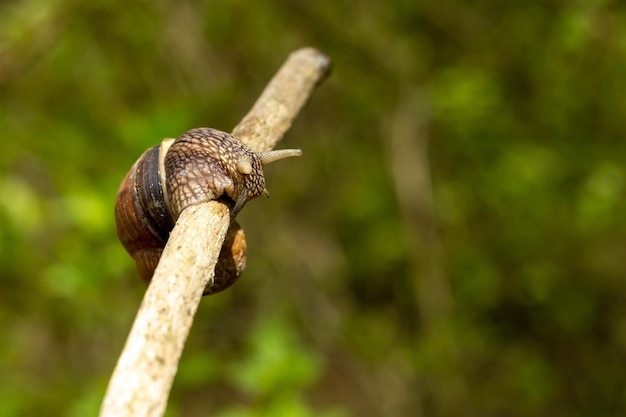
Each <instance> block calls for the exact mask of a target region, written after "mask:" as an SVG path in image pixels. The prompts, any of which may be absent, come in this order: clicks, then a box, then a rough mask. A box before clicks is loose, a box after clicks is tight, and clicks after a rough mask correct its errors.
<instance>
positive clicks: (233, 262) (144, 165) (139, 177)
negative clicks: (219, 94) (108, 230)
mask: <svg viewBox="0 0 626 417" xmlns="http://www.w3.org/2000/svg"><path fill="white" fill-rule="evenodd" d="M301 154H302V151H301V150H299V149H282V150H276V151H268V152H255V151H253V150H251V149H250V148H248V147H247V146H246V145H245V144H243V143H242V142H240V141H239V140H238V139H237V138H235V137H234V136H231V135H230V134H228V133H225V132H222V131H219V130H216V129H212V128H204V127H203V128H197V129H192V130H190V131H188V132H186V133H184V134H183V135H182V136H180V137H179V138H178V139H175V140H174V139H165V140H164V141H163V142H162V143H161V144H160V145H157V146H153V147H152V148H149V149H148V150H146V151H145V152H144V153H143V155H141V156H140V157H139V159H138V160H137V162H135V164H134V165H133V166H132V168H131V169H130V171H129V172H128V174H127V175H126V177H125V178H124V180H123V181H122V184H121V185H120V188H119V190H118V193H117V198H116V202H115V224H116V230H117V235H118V237H119V239H120V241H121V242H122V245H123V246H124V248H125V249H126V251H127V252H128V253H129V254H130V255H131V256H132V258H133V259H134V260H135V263H136V265H137V270H138V272H139V275H140V276H141V278H142V279H143V280H144V281H145V282H146V283H149V282H150V280H151V279H152V275H153V273H154V270H155V269H156V266H157V264H158V262H159V259H160V257H161V253H162V252H163V248H164V247H165V244H166V243H167V239H168V237H169V233H170V231H171V230H172V228H173V227H174V224H175V223H176V220H177V219H178V216H179V215H180V213H181V212H182V211H183V210H184V209H185V208H186V207H189V206H191V205H194V204H198V203H202V202H207V201H210V200H219V201H222V202H224V203H226V204H227V205H228V206H229V208H230V212H231V225H230V228H229V230H228V233H227V236H226V240H225V242H224V245H223V246H222V249H221V253H220V255H219V259H218V262H217V265H216V267H215V278H214V280H213V281H210V282H209V283H208V284H207V286H206V288H205V290H204V295H206V294H211V293H215V292H218V291H221V290H223V289H225V288H227V287H229V286H230V285H231V284H232V283H233V282H234V281H235V280H236V279H237V278H238V277H239V275H240V274H241V272H242V271H243V268H244V266H245V255H246V243H245V235H244V233H243V229H241V227H240V226H239V224H238V223H237V222H236V221H235V220H234V218H235V216H236V215H237V213H238V212H239V211H240V210H241V209H242V208H243V206H244V204H245V203H246V202H247V201H250V200H252V199H254V198H256V197H258V196H260V195H265V196H266V197H269V193H268V191H267V189H266V188H265V177H264V176H263V166H264V165H267V164H269V163H270V162H274V161H277V160H279V159H283V158H288V157H291V156H300V155H301Z"/></svg>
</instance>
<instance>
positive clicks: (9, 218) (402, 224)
mask: <svg viewBox="0 0 626 417" xmlns="http://www.w3.org/2000/svg"><path fill="white" fill-rule="evenodd" d="M303 46H314V47H317V48H319V49H321V50H322V51H324V52H326V53H327V54H328V55H330V57H331V58H332V59H333V65H334V66H333V74H332V76H331V77H330V78H329V79H328V80H327V81H326V82H325V83H324V84H323V85H322V86H321V87H320V88H319V89H318V90H317V91H316V92H315V94H314V96H313V97H312V99H311V101H310V102H309V103H308V105H307V106H306V107H305V109H304V110H303V112H302V113H301V115H300V117H299V118H298V119H297V121H296V123H295V124H294V126H293V128H292V130H291V131H290V132H289V133H288V135H287V136H286V138H285V140H284V142H283V143H281V145H280V147H301V148H302V149H303V150H304V156H303V157H302V158H299V159H297V160H295V159H294V160H288V161H285V162H281V163H280V164H276V165H272V166H270V167H268V168H267V169H266V177H267V180H268V188H269V190H270V191H271V193H272V199H270V200H263V199H259V200H258V201H254V202H251V203H250V204H248V205H247V206H246V209H245V210H244V211H243V212H242V213H241V215H240V216H239V220H240V223H241V224H242V225H243V226H244V227H245V228H246V233H247V239H248V245H249V255H248V265H247V270H246V272H245V275H244V276H243V277H242V279H241V280H240V281H239V282H238V283H237V284H236V285H235V286H234V287H233V288H231V289H229V290H228V291H226V292H223V293H220V294H218V295H215V296H211V297H207V298H204V299H203V301H202V303H201V306H200V309H199V311H198V315H197V317H196V321H195V323H194V327H193V328H192V331H191V334H190V337H189V340H188V343H187V346H186V349H185V352H184V354H183V357H182V361H181V364H180V370H179V373H178V375H177V378H176V380H175V382H174V387H173V389H172V394H171V398H170V401H169V406H168V411H167V415H168V416H171V417H175V416H181V417H182V416H185V417H193V416H207V415H211V416H220V417H244V416H295V417H300V416H303V417H304V416H332V417H335V416H336V417H344V416H374V417H377V416H512V417H514V416H536V415H550V416H616V415H623V414H624V413H626V275H625V273H624V272H625V268H626V215H625V213H626V207H625V196H626V183H625V181H626V168H625V167H624V160H625V159H626V141H625V140H624V139H625V138H626V94H625V93H624V92H625V91H626V5H625V4H624V3H623V2H618V1H602V0H598V1H595V0H592V1H587V0H586V1H582V0H581V1H563V0H548V1H486V0H483V1H481V0H478V1H472V2H469V1H461V0H426V1H406V0H396V1H389V2H382V1H374V0H363V1H360V2H348V1H343V0H334V1H332V2H331V1H327V2H306V1H297V0H288V1H283V2H256V3H253V2H247V1H241V0H235V1H228V2H220V1H203V0H183V1H167V0H160V1H146V0H144V1H129V0H124V1H121V0H110V1H104V0H94V1H79V0H52V1H43V0H24V1H9V2H3V3H2V4H0V134H1V135H2V146H3V148H4V150H3V151H2V152H0V191H1V193H0V195H1V197H0V275H1V279H0V298H1V300H0V337H1V340H2V343H1V344H0V375H1V378H0V415H1V416H33V415H37V416H59V415H63V416H70V417H72V416H87V415H95V414H96V413H97V410H98V408H99V405H100V401H101V399H102V396H103V394H104V390H105V387H106V383H107V381H108V378H109V376H110V374H111V371H112V369H113V367H114V365H115V362H116V359H117V356H118V355H119V353H120V351H121V349H122V346H123V344H124V341H125V338H126V335H127V333H128V330H129V328H130V326H131V323H132V321H133V319H134V315H135V312H136V310H137V307H138V306H139V303H140V302H141V298H142V295H143V293H144V291H145V286H144V285H143V283H142V282H141V281H140V280H139V278H138V277H137V275H136V272H135V269H134V264H133V262H132V260H131V259H130V257H129V256H128V255H127V254H126V253H125V251H124V249H123V248H122V247H121V245H120V244H119V243H118V241H117V238H116V236H115V231H114V224H113V202H114V199H115V194H116V190H117V187H118V184H119V183H120V181H121V179H122V178H123V177H124V175H125V174H126V172H127V170H128V169H129V168H130V166H131V165H132V163H133V162H134V160H135V159H136V158H137V157H138V156H139V155H140V154H141V153H142V152H143V150H144V149H146V148H148V147H149V146H152V145H153V144H156V143H158V142H160V140H161V139H162V138H164V137H175V136H178V135H180V134H181V133H183V132H185V131H186V130H188V129H190V128H193V127H199V126H211V127H215V128H219V129H222V130H227V131H229V130H230V129H231V128H232V127H233V126H234V125H235V124H236V123H237V122H238V121H239V119H240V118H241V117H242V116H243V115H244V114H245V113H246V112H247V110H248V109H249V108H250V106H251V105H252V103H253V102H254V100H255V99H256V97H257V96H258V94H259V93H260V92H261V91H262V89H263V87H264V85H265V84H266V82H267V81H268V80H269V79H270V78H271V76H272V75H273V74H274V72H275V71H276V69H277V68H278V67H279V66H280V65H281V64H282V62H283V61H284V60H285V58H286V57H287V56H288V54H289V53H290V52H292V51H293V50H295V49H297V48H300V47H303ZM620 213H621V214H620Z"/></svg>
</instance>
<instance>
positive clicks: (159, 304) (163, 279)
mask: <svg viewBox="0 0 626 417" xmlns="http://www.w3.org/2000/svg"><path fill="white" fill-rule="evenodd" d="M329 67H330V60H329V59H328V58H327V57H326V56H324V55H323V54H321V53H320V52H318V51H316V50H315V49H312V48H305V49H300V50H298V51H296V52H294V53H292V54H291V55H290V56H289V58H288V59H287V61H286V62H285V63H284V64H283V66H282V67H281V68H280V70H279V71H278V72H277V73H276V75H275V76H274V78H273V79H272V80H271V81H270V83H269V84H268V85H267V87H266V88H265V90H264V91H263V93H262V94H261V96H260V97H259V99H258V100H257V102H256V103H255V105H254V106H253V108H252V110H250V112H249V113H248V114H247V115H246V116H245V117H244V118H243V120H242V121H241V122H240V123H239V124H238V125H237V127H235V129H234V130H233V134H234V135H235V136H237V137H238V138H239V139H240V140H242V141H243V142H245V143H246V144H247V145H248V146H249V147H251V148H252V149H254V150H257V151H264V150H269V149H271V148H273V147H274V145H275V144H276V143H277V142H278V141H279V140H280V139H281V138H282V136H283V135H284V134H285V132H286V131H287V130H288V129H289V127H290V126H291V123H292V121H293V119H294V118H295V117H296V116H297V114H298V112H299V111H300V109H301V108H302V106H303V105H304V103H305V102H306V100H307V99H308V97H309V96H310V95H311V93H312V91H313V89H314V88H315V86H316V85H317V84H319V82H320V81H321V80H322V79H323V78H324V77H325V76H326V74H327V73H328V70H329ZM229 223H230V213H229V210H228V208H227V207H226V206H225V205H223V204H221V203H218V202H215V201H211V202H208V203H203V204H198V205H196V206H192V207H189V208H187V209H185V210H184V211H183V212H182V213H181V215H180V217H179V219H178V221H177V223H176V226H175V227H174V229H173V230H172V232H171V234H170V237H169V240H168V242H167V245H166V247H165V250H164V251H163V255H162V256H161V260H160V262H159V265H158V267H157V269H156V271H155V273H154V276H153V278H152V282H151V283H150V285H149V286H148V289H147V290H146V294H145V296H144V299H143V301H142V303H141V306H140V307H139V311H138V312H137V317H136V318H135V322H134V324H133V326H132V329H131V331H130V334H129V336H128V339H127V340H126V345H125V346H124V349H123V351H122V354H121V355H120V358H119V360H118V363H117V366H116V367H115V370H114V371H113V375H112V376H111V379H110V381H109V386H108V388H107V392H106V394H105V397H104V401H103V403H102V406H101V409H100V416H101V417H112V416H118V417H130V416H133V417H139V416H146V417H147V416H151V417H160V416H162V415H163V413H164V412H165V407H166V405H167V398H168V396H169V392H170V389H171V386H172V381H173V380H174V376H175V375H176V371H177V368H178V361H179V359H180V356H181V354H182V350H183V348H184V345H185V341H186V340H187V336H188V334H189V330H190V328H191V324H192V322H193V317H194V315H195V313H196V311H197V308H198V304H199V303H200V299H201V298H202V291H203V289H204V287H205V286H206V284H207V282H208V281H209V280H210V279H212V278H213V275H214V268H215V264H216V262H217V257H218V255H219V252H220V248H221V246H222V242H223V241H224V237H225V235H226V231H227V229H228V226H229Z"/></svg>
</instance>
